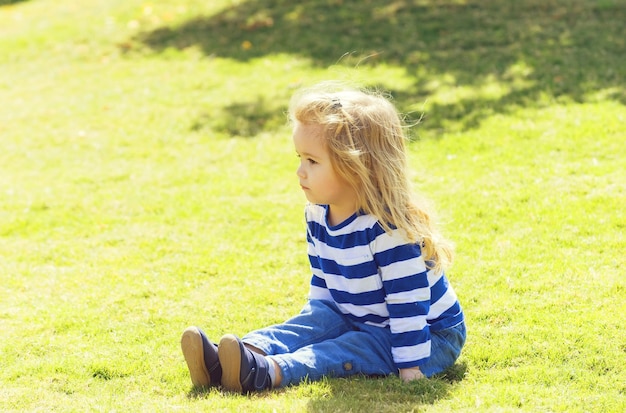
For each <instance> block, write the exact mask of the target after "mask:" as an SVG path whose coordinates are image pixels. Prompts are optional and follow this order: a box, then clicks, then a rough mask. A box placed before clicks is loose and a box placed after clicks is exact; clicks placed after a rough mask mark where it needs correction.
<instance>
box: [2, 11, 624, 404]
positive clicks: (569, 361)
mask: <svg viewBox="0 0 626 413" xmlns="http://www.w3.org/2000/svg"><path fill="white" fill-rule="evenodd" d="M625 21H626V2H625V1H624V0H548V1H535V0H523V1H508V0H485V1H479V0H445V1H434V0H419V1H418V0H405V1H382V0H361V1H354V2H352V1H347V0H344V1H342V0H307V1H300V2H296V1H291V0H248V1H245V0H230V1H227V0H213V1H196V0H179V1H174V0H163V1H158V2H156V1H155V2H147V1H144V0H141V1H139V0H123V1H122V0H80V1H78V0H30V1H28V0H23V1H19V0H8V1H7V0H4V1H3V0H0V277H1V280H2V282H1V283H0V331H1V334H2V340H0V411H3V412H17V411H40V412H49V411H58V412H74V411H77V412H83V411H98V412H99V411H103V412H104V411H106V412H109V411H119V412H123V411H129V412H130V411H150V412H152V411H159V412H161V411H162V412H171V411H191V410H197V411H225V412H227V411H264V412H272V411H279V412H282V411H311V412H364V411H366V412H409V411H420V412H428V411H444V412H447V411H468V412H475V411H480V412H482V411H485V412H501V411H504V412H506V411H529V412H536V411H551V412H553V411H554V412H587V411H588V412H623V411H625V410H626V374H625V373H624V366H626V330H625V329H624V323H625V321H626V281H625V279H624V276H625V275H626V259H625V258H624V252H625V250H626V240H625V237H624V234H625V233H626V216H625V209H626V208H625V207H624V205H626V168H625V165H626V163H625V161H626V144H625V142H626V106H625V105H626V87H625V85H626V66H625V65H624V60H625V59H626V40H625V39H626V26H625V25H624V22H625ZM323 79H339V80H342V81H346V82H351V83H355V84H358V85H363V86H367V87H373V88H379V89H383V90H385V91H387V92H388V93H389V94H390V95H391V96H392V97H393V99H394V101H395V103H396V104H397V106H398V108H399V109H400V110H401V111H402V112H403V113H406V116H407V120H408V121H409V122H412V123H414V122H416V121H417V120H418V119H420V118H421V122H420V123H419V124H418V125H417V126H416V127H413V128H412V129H411V138H412V142H411V144H410V147H409V148H410V160H411V164H412V166H413V170H414V172H415V175H414V178H413V179H414V183H415V187H416V189H417V190H418V191H420V192H421V193H423V194H425V195H426V196H427V197H428V198H430V199H431V200H432V201H433V202H434V204H435V205H436V207H437V210H438V211H439V215H440V218H441V221H442V223H443V225H444V229H445V234H446V235H447V236H448V237H449V238H451V239H452V240H454V241H455V243H456V250H457V253H456V261H455V264H454V266H453V267H452V268H451V269H450V271H449V272H448V273H449V276H450V278H451V281H452V283H453V285H454V287H455V289H456V291H457V293H458V295H459V297H460V299H461V302H462V304H463V306H464V310H465V314H466V317H467V324H468V330H469V335H468V342H467V345H466V348H465V349H464V352H463V354H462V357H461V358H460V360H459V362H458V363H457V365H455V366H454V368H453V369H451V370H450V371H448V372H447V373H446V374H445V375H442V376H440V377H437V378H435V379H430V380H425V381H420V382H416V383H411V384H403V383H401V382H400V380H399V379H397V378H391V377H390V378H385V379H371V378H363V377H356V378H350V379H326V380H323V381H321V382H316V383H304V384H302V385H300V386H296V387H291V388H287V389H285V390H281V391H278V392H272V393H263V394H258V395H252V396H241V395H234V394H229V393H223V392H221V391H219V390H215V389H213V390H211V391H195V390H192V388H191V382H190V380H189V376H188V372H187V369H186V365H185V362H184V359H183V357H182V354H181V352H180V346H179V340H180V334H181V333H182V331H183V329H184V328H185V327H187V326H188V325H199V326H202V327H203V329H204V330H205V331H206V332H207V333H208V335H209V336H210V337H211V338H213V339H214V340H218V339H219V337H220V336H221V335H222V334H224V333H235V334H240V335H241V334H244V333H246V332H247V331H249V330H251V329H254V328H258V327H262V326H265V325H267V324H270V323H275V322H280V321H283V320H284V319H285V318H286V317H288V316H290V315H293V314H295V313H296V312H297V311H298V310H299V309H300V308H301V306H302V304H303V303H304V301H305V299H306V295H307V292H308V282H309V272H308V264H307V259H306V252H305V251H306V244H305V238H304V222H303V207H304V202H305V199H304V196H303V195H302V194H301V191H300V189H299V188H298V185H297V181H296V177H295V168H296V165H297V158H296V156H295V153H294V150H293V147H292V143H291V138H290V130H289V127H288V126H287V125H286V118H285V110H286V107H287V103H288V99H289V97H290V95H291V94H292V93H293V91H294V90H296V89H297V88H298V87H300V86H302V85H309V84H312V83H314V82H316V81H319V80H323Z"/></svg>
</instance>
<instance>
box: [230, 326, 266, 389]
mask: <svg viewBox="0 0 626 413" xmlns="http://www.w3.org/2000/svg"><path fill="white" fill-rule="evenodd" d="M218 355H219V359H220V364H221V365H222V369H223V371H224V373H223V375H222V386H223V387H224V388H225V389H226V390H230V391H236V392H240V393H251V392H258V391H263V390H267V389H269V388H271V387H272V381H271V379H270V375H269V362H268V361H267V359H266V358H265V357H263V356H262V355H260V354H258V353H255V352H253V351H250V350H248V349H247V348H246V347H245V346H244V345H243V343H242V342H241V340H240V339H239V338H237V337H236V336H234V335H232V334H226V335H225V336H224V337H222V339H221V340H220V345H219V354H218Z"/></svg>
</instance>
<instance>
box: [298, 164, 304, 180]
mask: <svg viewBox="0 0 626 413" xmlns="http://www.w3.org/2000/svg"><path fill="white" fill-rule="evenodd" d="M296 175H298V177H299V178H304V177H305V176H306V174H305V173H304V168H302V164H300V166H298V169H296Z"/></svg>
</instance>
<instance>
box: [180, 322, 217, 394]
mask: <svg viewBox="0 0 626 413" xmlns="http://www.w3.org/2000/svg"><path fill="white" fill-rule="evenodd" d="M180 347H181V349H182V350H183V355H184V356H185V361H186V362H187V367H188V368H189V374H190V375H191V382H192V383H193V385H194V386H195V387H209V386H219V385H220V383H221V381H222V366H220V360H219V358H218V356H217V346H216V345H215V344H213V343H211V342H210V341H209V339H207V337H206V335H205V334H204V332H203V331H202V330H200V329H199V328H198V327H188V328H187V329H186V330H185V331H184V332H183V336H182V337H181V339H180Z"/></svg>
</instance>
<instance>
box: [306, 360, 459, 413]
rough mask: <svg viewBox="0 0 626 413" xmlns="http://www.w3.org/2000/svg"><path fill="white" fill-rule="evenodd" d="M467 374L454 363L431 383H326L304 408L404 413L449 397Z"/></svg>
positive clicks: (365, 380)
mask: <svg viewBox="0 0 626 413" xmlns="http://www.w3.org/2000/svg"><path fill="white" fill-rule="evenodd" d="M466 371H467V365H466V364H465V363H457V364H455V365H454V366H452V367H451V368H450V369H448V370H447V371H446V372H445V373H443V374H441V375H438V376H436V377H434V378H431V379H426V380H418V381H415V382H412V383H403V382H402V381H400V379H398V378H397V377H385V378H380V379H372V378H366V377H358V378H355V377H353V378H347V379H329V380H327V386H328V391H326V392H325V393H324V394H323V395H321V396H319V397H314V398H312V399H311V400H310V402H309V404H308V409H309V410H310V411H311V412H327V411H328V412H348V411H350V412H405V411H418V410H419V406H420V405H424V404H434V403H436V402H437V401H438V400H441V399H445V398H447V397H449V395H450V392H451V391H452V389H453V387H454V385H455V384H456V383H458V382H459V381H461V380H462V379H463V377H464V376H465V373H466Z"/></svg>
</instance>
